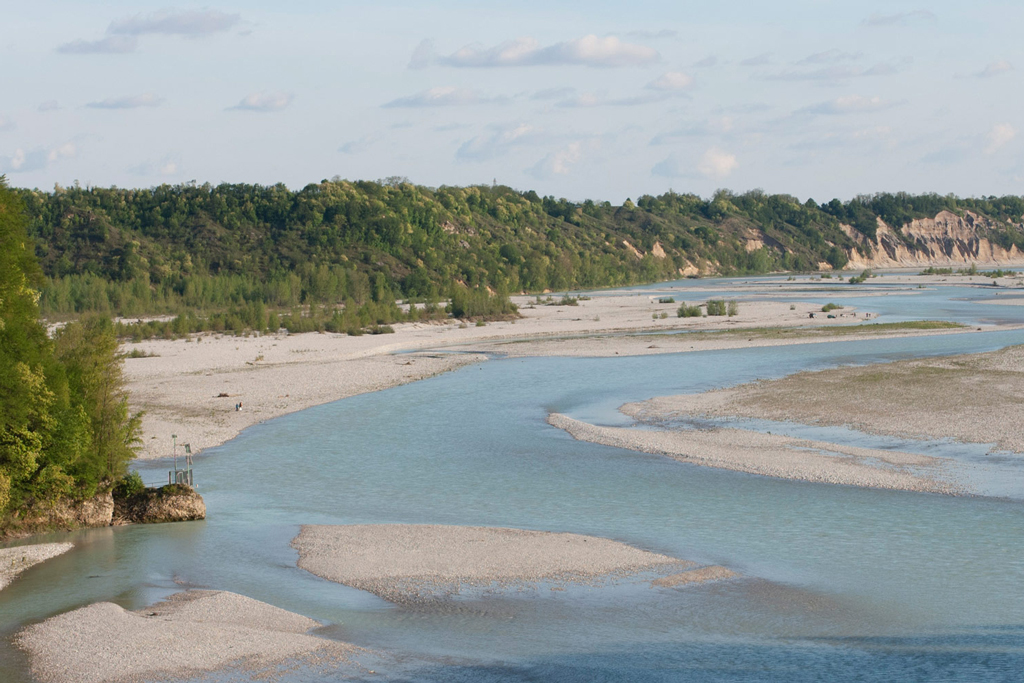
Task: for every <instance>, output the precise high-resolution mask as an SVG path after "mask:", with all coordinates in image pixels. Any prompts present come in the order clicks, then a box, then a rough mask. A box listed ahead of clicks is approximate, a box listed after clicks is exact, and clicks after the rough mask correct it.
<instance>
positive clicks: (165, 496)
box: [111, 484, 206, 525]
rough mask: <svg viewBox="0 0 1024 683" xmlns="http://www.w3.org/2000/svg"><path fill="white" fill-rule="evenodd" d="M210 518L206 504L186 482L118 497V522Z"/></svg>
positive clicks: (115, 523)
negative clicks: (207, 516) (185, 484)
mask: <svg viewBox="0 0 1024 683" xmlns="http://www.w3.org/2000/svg"><path fill="white" fill-rule="evenodd" d="M205 518H206V503H205V502H203V497H202V496H200V495H199V494H198V493H196V492H195V490H194V489H192V488H189V487H188V486H183V485H180V484H178V485H173V484H172V485H170V486H162V487H160V488H152V489H144V490H143V491H141V492H139V493H136V494H135V495H133V496H129V497H127V498H116V499H115V500H114V515H113V519H112V521H111V523H112V524H114V525H122V524H156V523H160V522H189V521H192V520H197V519H205Z"/></svg>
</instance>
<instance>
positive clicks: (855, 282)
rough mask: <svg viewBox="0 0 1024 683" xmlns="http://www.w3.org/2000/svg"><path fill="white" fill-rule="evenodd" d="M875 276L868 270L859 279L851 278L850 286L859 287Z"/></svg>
mask: <svg viewBox="0 0 1024 683" xmlns="http://www.w3.org/2000/svg"><path fill="white" fill-rule="evenodd" d="M874 276H875V274H874V273H872V272H871V269H870V268H868V269H867V270H865V271H864V272H863V273H861V274H860V275H858V276H857V277H851V278H850V284H851V285H859V284H861V283H862V282H865V281H867V279H868V278H869V277H874Z"/></svg>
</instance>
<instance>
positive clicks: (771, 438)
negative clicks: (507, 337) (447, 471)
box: [548, 413, 963, 494]
mask: <svg viewBox="0 0 1024 683" xmlns="http://www.w3.org/2000/svg"><path fill="white" fill-rule="evenodd" d="M548 422H549V423H550V424H551V425H552V426H554V427H558V428H559V429H563V430H565V431H566V432H568V433H569V434H570V435H572V437H573V438H575V439H578V440H580V441H589V442H592V443H599V444H604V445H606V446H614V447H616V448H625V449H628V450H633V451H640V452H642V453H652V454H657V455H666V456H668V457H671V458H673V459H675V460H679V461H681V462H687V463H692V464H695V465H704V466H708V467H718V468H722V469H728V470H735V471H737V472H747V473H749V474H758V475H762V476H769V477H777V478H780V479H797V480H801V481H810V482H817V483H824V484H843V485H847V486H862V487H867V488H880V489H901V490H906V491H926V492H931V493H946V494H956V493H963V489H962V487H960V486H959V485H957V484H955V483H954V482H951V481H949V479H948V477H949V472H947V471H946V470H945V469H944V467H943V465H944V464H946V463H945V461H944V460H942V459H940V458H932V457H929V456H924V455H918V454H914V453H903V452H900V451H889V450H875V449H868V448H856V447H851V446H842V445H839V444H834V443H827V442H823V441H810V440H807V439H798V438H793V437H789V436H783V435H780V434H765V433H762V432H756V431H751V430H746V429H732V428H714V429H660V430H651V429H631V428H625V427H602V426H598V425H592V424H589V423H587V422H581V421H579V420H574V419H573V418H570V417H567V416H566V415H562V414H560V413H552V414H551V415H549V416H548Z"/></svg>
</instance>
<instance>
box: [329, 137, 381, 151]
mask: <svg viewBox="0 0 1024 683" xmlns="http://www.w3.org/2000/svg"><path fill="white" fill-rule="evenodd" d="M372 142H373V139H372V138H370V137H369V136H367V135H364V136H363V137H361V138H357V139H355V140H349V141H348V142H346V143H345V144H343V145H341V146H340V147H338V151H339V152H341V153H342V154H362V153H363V152H365V151H366V150H368V149H369V148H370V144H371V143H372Z"/></svg>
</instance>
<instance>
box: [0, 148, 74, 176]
mask: <svg viewBox="0 0 1024 683" xmlns="http://www.w3.org/2000/svg"><path fill="white" fill-rule="evenodd" d="M77 153H78V150H77V148H76V147H75V145H74V143H72V142H66V143H64V144H62V145H60V146H58V147H54V148H52V149H46V148H45V147H37V148H35V149H33V150H29V151H27V152H26V151H25V150H24V149H20V148H19V149H16V150H14V154H12V155H10V156H7V157H0V173H29V172H31V171H39V170H41V169H44V168H46V167H47V166H49V165H50V164H51V163H53V162H56V161H61V160H63V159H70V158H71V157H73V156H75V155H76V154H77Z"/></svg>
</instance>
